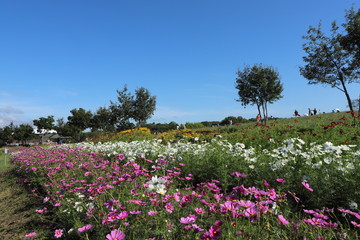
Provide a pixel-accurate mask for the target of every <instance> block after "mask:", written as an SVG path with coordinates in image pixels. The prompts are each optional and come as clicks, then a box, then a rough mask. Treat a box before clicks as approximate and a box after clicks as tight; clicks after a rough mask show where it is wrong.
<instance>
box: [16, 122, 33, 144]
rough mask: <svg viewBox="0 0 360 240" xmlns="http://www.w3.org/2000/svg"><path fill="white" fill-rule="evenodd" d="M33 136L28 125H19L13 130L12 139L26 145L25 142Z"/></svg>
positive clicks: (31, 129)
mask: <svg viewBox="0 0 360 240" xmlns="http://www.w3.org/2000/svg"><path fill="white" fill-rule="evenodd" d="M34 135H35V134H34V130H33V128H32V126H30V125H29V124H20V125H19V126H16V127H15V129H14V138H15V139H16V140H18V141H20V142H21V144H26V141H27V140H30V139H31V138H33V137H34Z"/></svg>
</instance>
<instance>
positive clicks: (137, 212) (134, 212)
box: [130, 211, 141, 215]
mask: <svg viewBox="0 0 360 240" xmlns="http://www.w3.org/2000/svg"><path fill="white" fill-rule="evenodd" d="M130 214H134V215H136V214H141V211H130Z"/></svg>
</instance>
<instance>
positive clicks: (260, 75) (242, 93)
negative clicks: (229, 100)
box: [235, 64, 283, 120]
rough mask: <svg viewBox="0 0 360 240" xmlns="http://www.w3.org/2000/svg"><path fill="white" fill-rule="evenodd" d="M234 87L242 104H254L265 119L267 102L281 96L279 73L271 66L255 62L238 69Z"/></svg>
mask: <svg viewBox="0 0 360 240" xmlns="http://www.w3.org/2000/svg"><path fill="white" fill-rule="evenodd" d="M237 75H238V77H237V78H236V86H235V88H236V89H237V90H238V95H239V99H238V100H237V101H239V102H241V103H242V105H243V106H246V105H249V104H250V105H256V106H257V108H258V111H259V114H260V115H261V112H262V114H263V118H264V119H265V120H267V117H268V112H267V104H268V103H270V104H271V103H274V102H275V101H277V100H279V99H280V98H282V96H281V93H282V91H283V86H282V84H281V82H280V76H279V73H278V72H277V71H276V70H275V69H274V68H273V67H265V66H262V65H261V64H256V65H254V66H252V67H250V66H245V67H244V69H243V70H242V71H241V70H238V72H237Z"/></svg>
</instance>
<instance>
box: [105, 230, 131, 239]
mask: <svg viewBox="0 0 360 240" xmlns="http://www.w3.org/2000/svg"><path fill="white" fill-rule="evenodd" d="M125 236H126V235H125V234H124V233H123V232H122V231H120V230H119V229H114V230H112V231H111V232H110V233H109V234H108V235H106V238H107V239H108V240H122V239H124V238H125Z"/></svg>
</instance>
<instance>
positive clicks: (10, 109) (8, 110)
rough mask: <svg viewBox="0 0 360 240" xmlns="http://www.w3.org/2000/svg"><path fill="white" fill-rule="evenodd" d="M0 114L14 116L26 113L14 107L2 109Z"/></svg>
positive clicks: (0, 108)
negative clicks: (12, 114) (11, 114)
mask: <svg viewBox="0 0 360 240" xmlns="http://www.w3.org/2000/svg"><path fill="white" fill-rule="evenodd" d="M0 113H6V114H9V113H14V114H24V112H23V111H22V110H20V109H17V108H13V107H0Z"/></svg>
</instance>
